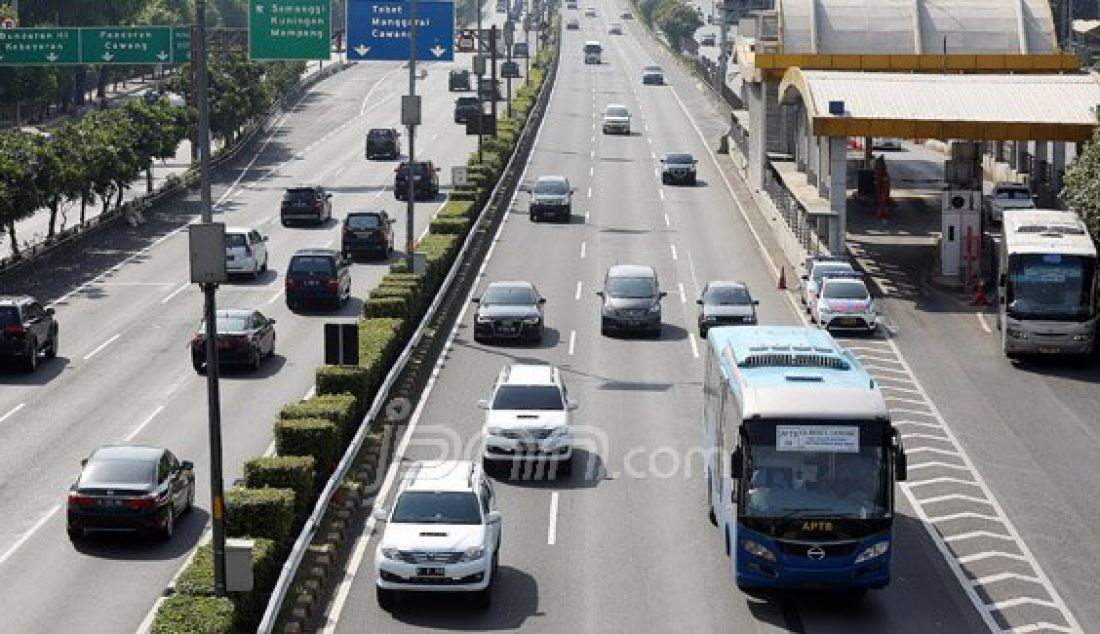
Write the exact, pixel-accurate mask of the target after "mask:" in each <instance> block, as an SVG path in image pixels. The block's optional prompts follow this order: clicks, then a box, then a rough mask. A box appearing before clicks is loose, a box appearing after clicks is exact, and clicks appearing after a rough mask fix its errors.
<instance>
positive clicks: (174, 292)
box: [160, 282, 191, 304]
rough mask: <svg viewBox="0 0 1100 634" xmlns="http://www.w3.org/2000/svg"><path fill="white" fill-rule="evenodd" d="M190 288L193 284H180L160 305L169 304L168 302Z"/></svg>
mask: <svg viewBox="0 0 1100 634" xmlns="http://www.w3.org/2000/svg"><path fill="white" fill-rule="evenodd" d="M188 286H191V282H184V283H183V284H180V285H179V287H178V288H177V289H176V290H174V291H172V292H171V293H169V294H168V295H167V296H165V298H164V299H162V300H160V303H162V304H167V303H168V302H170V301H172V298H173V297H175V296H176V295H179V294H180V293H182V292H184V291H185V290H187V287H188Z"/></svg>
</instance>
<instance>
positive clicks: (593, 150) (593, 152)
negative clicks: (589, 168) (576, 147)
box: [588, 148, 596, 158]
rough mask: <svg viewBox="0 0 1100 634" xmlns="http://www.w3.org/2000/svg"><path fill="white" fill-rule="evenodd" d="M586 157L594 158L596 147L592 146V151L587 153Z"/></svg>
mask: <svg viewBox="0 0 1100 634" xmlns="http://www.w3.org/2000/svg"><path fill="white" fill-rule="evenodd" d="M588 158H596V149H595V148H592V151H591V152H589V153H588Z"/></svg>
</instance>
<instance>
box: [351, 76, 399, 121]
mask: <svg viewBox="0 0 1100 634" xmlns="http://www.w3.org/2000/svg"><path fill="white" fill-rule="evenodd" d="M399 70H401V67H400V66H398V67H396V68H394V69H393V70H391V71H390V72H388V73H386V74H385V75H382V77H381V79H379V80H378V81H376V82H374V85H373V86H371V88H370V90H368V91H367V96H365V97H363V103H362V104H360V106H359V115H360V116H362V115H363V114H364V113H365V112H366V111H367V102H368V101H370V98H371V95H373V94H374V91H375V90H377V89H378V87H379V86H381V85H382V83H383V82H385V81H386V79H387V78H388V77H389V76H390V75H392V74H394V73H395V72H397V71H399Z"/></svg>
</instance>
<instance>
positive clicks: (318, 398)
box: [279, 394, 359, 455]
mask: <svg viewBox="0 0 1100 634" xmlns="http://www.w3.org/2000/svg"><path fill="white" fill-rule="evenodd" d="M357 409H358V408H357V406H356V402H355V396H354V395H352V394H316V395H314V396H311V397H310V398H307V399H305V400H302V401H298V402H297V403H290V404H287V405H284V406H283V409H282V410H281V411H280V412H279V418H323V419H325V420H328V421H332V423H333V424H334V425H336V428H337V430H339V432H340V434H341V437H342V438H343V439H344V440H347V439H348V438H351V436H352V435H353V434H354V433H355V427H356V426H357V424H358V422H359V421H358V419H357V418H356V416H355V412H356V410H357ZM280 455H283V454H281V453H280Z"/></svg>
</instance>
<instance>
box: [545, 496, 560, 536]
mask: <svg viewBox="0 0 1100 634" xmlns="http://www.w3.org/2000/svg"><path fill="white" fill-rule="evenodd" d="M557 539H558V492H557V491H554V492H553V493H551V494H550V523H549V525H548V526H547V527H546V543H547V544H549V545H550V546H553V545H554V542H556V541H557Z"/></svg>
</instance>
